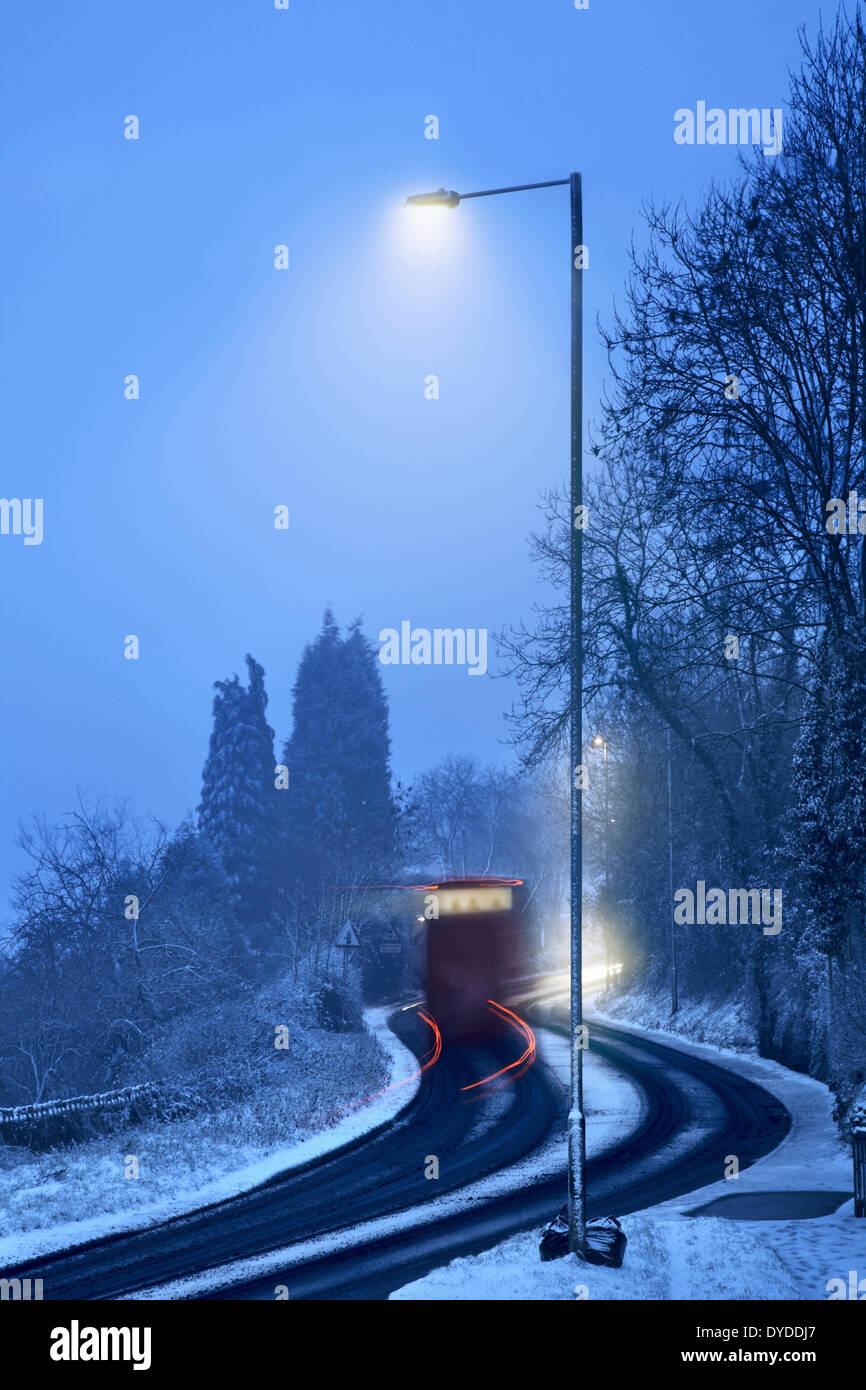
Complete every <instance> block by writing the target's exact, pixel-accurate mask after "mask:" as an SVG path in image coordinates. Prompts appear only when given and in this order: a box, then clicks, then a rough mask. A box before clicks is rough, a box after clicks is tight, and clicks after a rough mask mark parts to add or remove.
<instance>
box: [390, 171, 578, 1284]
mask: <svg viewBox="0 0 866 1390" xmlns="http://www.w3.org/2000/svg"><path fill="white" fill-rule="evenodd" d="M566 184H567V185H568V188H569V192H570V195H571V250H570V260H571V485H570V491H571V512H570V517H571V522H570V535H571V543H570V548H569V560H570V566H569V569H570V614H571V617H570V626H569V665H570V681H569V703H570V711H569V712H570V721H569V723H570V728H569V732H570V754H571V769H572V776H571V826H570V882H571V1104H570V1109H569V1113H568V1248H569V1250H571V1251H572V1252H573V1253H574V1254H576V1255H578V1256H580V1258H581V1259H582V1258H584V1257H585V1255H586V1122H585V1118H584V1113H583V1047H582V1035H583V959H582V958H583V835H582V803H581V789H580V784H581V783H582V781H583V778H582V777H581V776H580V775H579V769H580V765H581V760H582V742H583V704H582V700H583V516H582V511H581V508H582V506H583V265H584V259H583V204H582V197H581V178H580V174H571V175H570V176H569V177H568V178H567V179H549V180H548V181H547V182H546V183H521V184H517V185H515V186H514V187H511V188H487V189H483V190H482V191H481V192H478V193H456V192H455V191H454V190H453V189H451V190H448V189H444V188H440V189H439V190H438V192H436V193H419V194H416V195H415V196H414V197H411V198H407V199H406V206H407V207H445V208H455V207H457V205H458V204H459V203H461V202H463V201H464V200H465V199H467V198H491V197H495V196H496V195H497V194H500V193H523V192H526V191H528V190H530V189H536V188H559V187H564V186H565V185H566Z"/></svg>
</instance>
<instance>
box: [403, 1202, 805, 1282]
mask: <svg viewBox="0 0 866 1390" xmlns="http://www.w3.org/2000/svg"><path fill="white" fill-rule="evenodd" d="M623 1226H624V1227H625V1230H626V1233H627V1235H628V1248H627V1249H626V1255H625V1262H624V1263H623V1267H622V1269H600V1268H599V1267H598V1266H597V1265H586V1264H582V1263H581V1262H580V1261H579V1260H577V1259H576V1258H575V1257H574V1256H573V1255H567V1256H566V1257H565V1258H564V1259H561V1260H551V1261H550V1262H549V1263H547V1264H542V1263H541V1260H540V1259H539V1257H538V1233H537V1232H534V1231H530V1232H523V1233H522V1234H521V1235H517V1236H512V1237H511V1238H510V1239H509V1240H506V1241H503V1243H502V1244H501V1245H497V1246H494V1247H493V1249H492V1250H485V1251H484V1252H483V1253H482V1254H481V1255H473V1256H470V1257H468V1258H466V1259H461V1260H452V1261H451V1263H450V1264H448V1265H444V1266H443V1267H442V1268H441V1269H434V1270H433V1271H432V1272H431V1273H430V1274H428V1275H426V1277H425V1278H423V1279H418V1280H416V1281H415V1283H413V1284H407V1285H406V1286H405V1287H404V1288H402V1289H398V1290H397V1291H396V1293H392V1294H391V1298H392V1299H394V1300H397V1301H415V1300H425V1301H426V1300H433V1301H436V1300H442V1301H446V1300H447V1301H448V1302H453V1301H457V1302H461V1301H470V1302H471V1301H472V1300H474V1299H479V1300H482V1299H483V1300H523V1299H526V1300H528V1301H536V1300H540V1299H551V1300H554V1301H555V1300H558V1299H564V1298H566V1299H599V1298H605V1299H643V1300H646V1299H671V1298H700V1299H705V1298H706V1299H733V1298H797V1297H798V1296H799V1295H798V1294H797V1291H796V1289H795V1287H794V1285H793V1283H792V1281H791V1279H790V1278H789V1276H788V1274H787V1271H786V1270H785V1268H784V1267H783V1265H782V1264H781V1262H780V1261H779V1259H778V1258H777V1256H776V1255H775V1254H774V1253H773V1251H772V1250H770V1249H768V1248H767V1246H766V1244H765V1243H764V1241H763V1240H761V1239H760V1236H759V1235H758V1228H757V1227H756V1226H754V1225H753V1227H752V1230H751V1232H743V1231H742V1230H741V1228H740V1226H739V1225H738V1224H737V1223H735V1222H733V1221H717V1220H712V1219H707V1220H704V1221H700V1222H698V1221H692V1222H681V1223H677V1222H674V1221H659V1220H657V1219H655V1218H654V1217H653V1216H652V1215H650V1214H649V1213H640V1214H637V1213H636V1214H635V1215H633V1216H629V1217H626V1218H625V1219H624V1221H623Z"/></svg>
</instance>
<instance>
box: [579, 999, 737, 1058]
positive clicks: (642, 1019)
mask: <svg viewBox="0 0 866 1390" xmlns="http://www.w3.org/2000/svg"><path fill="white" fill-rule="evenodd" d="M593 1003H594V1005H595V1006H596V1007H597V1008H598V1009H603V1010H604V1016H605V1017H606V1018H607V1019H609V1020H610V1021H611V1022H617V1023H633V1024H636V1025H637V1026H639V1027H642V1028H655V1029H658V1030H666V1031H667V1032H669V1033H671V1034H675V1035H676V1036H677V1037H684V1038H689V1039H690V1040H691V1041H692V1042H703V1043H711V1044H712V1045H713V1046H714V1047H724V1048H728V1049H729V1050H730V1051H733V1052H756V1051H757V1040H756V1037H755V1030H754V1027H753V1026H752V1024H751V1022H750V1021H749V1020H748V1019H747V1018H746V1017H745V1015H744V1012H743V1007H742V1003H741V1001H740V1000H739V999H735V998H731V999H727V1000H724V1001H722V1002H719V1001H718V1000H711V1001H706V1000H699V1001H696V1002H693V1001H691V1000H687V999H685V1000H683V1001H682V1002H681V1003H680V1006H679V1009H678V1010H677V1012H676V1013H675V1014H674V1015H673V1017H672V1016H671V996H670V990H668V989H659V990H652V991H648V992H646V991H644V990H641V989H630V990H625V991H624V992H623V993H622V994H618V993H611V994H602V995H596V996H595V999H594V1001H593Z"/></svg>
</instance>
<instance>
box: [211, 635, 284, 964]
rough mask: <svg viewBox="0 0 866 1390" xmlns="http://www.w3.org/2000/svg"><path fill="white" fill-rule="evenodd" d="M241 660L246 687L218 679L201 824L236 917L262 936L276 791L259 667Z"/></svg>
mask: <svg viewBox="0 0 866 1390" xmlns="http://www.w3.org/2000/svg"><path fill="white" fill-rule="evenodd" d="M246 663H247V668H248V671H249V684H248V685H247V686H244V685H242V684H241V682H240V681H239V680H238V677H237V676H236V675H235V676H232V678H231V680H226V681H216V682H215V689H216V691H217V694H216V695H215V697H214V703H213V717H214V724H213V732H212V733H211V737H210V747H209V750H208V757H207V762H206V763H205V767H204V773H203V776H202V797H201V804H200V805H199V808H198V823H199V830H200V832H201V834H202V835H203V836H204V838H205V839H206V840H207V841H208V842H209V844H210V845H211V847H212V849H213V851H214V853H215V854H216V856H217V858H218V859H219V861H220V862H221V864H222V866H223V869H224V870H225V873H226V875H227V878H228V881H229V884H230V887H231V892H232V899H233V902H234V906H235V910H236V912H237V914H238V918H239V920H240V921H242V922H244V923H245V924H247V925H248V926H250V927H253V926H255V928H256V930H255V931H254V932H252V933H251V935H252V936H253V937H260V935H261V932H262V931H263V929H264V925H265V923H266V921H267V918H268V916H269V914H270V912H271V911H272V910H273V907H274V896H273V895H274V886H275V878H276V870H277V853H278V846H277V797H278V795H279V793H278V792H277V791H276V790H275V786H274V777H275V765H274V731H273V729H272V728H271V727H270V725H269V724H268V722H267V719H266V717H265V710H266V708H267V702H268V697H267V694H266V691H265V683H264V671H263V669H262V667H261V666H260V665H259V663H258V662H257V661H255V660H254V659H253V658H252V657H251V656H247V658H246Z"/></svg>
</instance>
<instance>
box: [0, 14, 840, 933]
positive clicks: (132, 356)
mask: <svg viewBox="0 0 866 1390" xmlns="http://www.w3.org/2000/svg"><path fill="white" fill-rule="evenodd" d="M820 9H821V7H820V5H819V4H818V2H817V0H794V3H792V0H757V3H756V0H728V3H727V4H726V5H724V6H720V5H712V6H710V5H707V6H698V5H696V4H695V3H694V0H666V3H665V4H656V3H649V0H590V8H589V9H588V10H586V11H576V10H575V9H574V6H573V3H572V0H366V3H364V4H357V3H356V2H355V0H291V7H290V9H289V10H288V11H282V10H276V9H275V8H274V5H273V0H233V2H232V3H226V2H225V0H224V2H223V3H217V2H216V0H208V2H207V3H205V0H150V3H148V4H147V5H146V6H124V5H118V4H116V3H108V0H102V2H101V3H88V0H82V3H77V4H75V5H60V4H44V5H42V4H40V5H35V4H33V3H24V2H23V0H11V3H8V4H7V5H6V6H5V7H4V16H3V21H2V34H0V49H2V52H3V54H4V57H3V58H2V64H3V79H2V98H0V100H2V108H0V119H2V125H3V130H4V140H3V146H2V177H3V182H4V186H5V190H6V193H5V198H4V209H3V213H2V291H0V292H2V297H3V302H4V314H3V322H2V371H0V391H2V406H0V420H2V428H3V435H4V439H3V462H4V467H3V481H2V488H0V491H2V494H3V496H4V497H7V498H22V499H23V498H43V499H44V538H43V541H42V543H41V544H40V545H31V546H25V545H24V543H23V538H22V537H21V536H13V535H4V536H2V537H0V566H2V579H0V614H2V632H0V641H2V656H3V673H4V679H3V701H4V707H5V714H4V719H3V721H2V738H3V745H2V765H3V772H4V779H3V781H4V794H3V808H2V817H0V847H2V862H3V866H4V874H3V885H2V890H0V902H2V903H4V904H5V900H6V898H7V895H8V878H9V876H10V875H12V874H14V873H15V872H17V871H19V870H20V868H21V865H22V860H21V856H20V854H19V852H18V851H17V850H15V849H14V847H13V841H14V835H15V827H16V820H17V819H18V818H19V817H26V816H29V815H30V814H32V813H34V812H38V813H44V814H45V815H47V816H48V817H49V818H54V817H56V816H58V815H59V814H60V813H62V812H63V811H64V810H66V809H68V808H69V807H71V806H72V805H73V804H74V802H75V797H76V789H77V788H80V789H81V790H82V791H85V792H88V793H90V794H92V795H118V796H128V797H129V798H130V805H131V807H132V808H133V809H134V810H135V811H136V812H139V813H143V812H144V811H146V810H147V809H151V810H153V811H154V812H155V813H157V814H158V815H160V816H161V817H162V818H164V819H165V820H166V821H168V822H169V823H171V824H174V823H176V822H177V821H178V820H179V819H180V818H181V817H182V816H183V815H184V814H185V813H186V812H187V811H189V810H192V809H194V807H195V806H196V804H197V802H198V798H199V790H200V778H201V769H202V764H203V762H204V758H205V755H206V751H207V743H208V736H209V733H210V708H211V701H212V695H213V692H212V684H213V681H214V680H216V679H222V678H225V677H226V676H228V675H230V674H231V673H232V672H234V671H237V672H239V673H242V672H243V671H244V655H245V653H246V652H251V653H252V654H253V655H254V656H255V657H256V658H257V660H259V661H260V662H261V663H262V664H263V666H264V668H265V672H266V681H267V688H268V692H269V695H270V707H269V717H270V722H271V724H272V725H273V726H274V728H275V730H276V734H277V746H278V748H279V747H281V745H282V741H283V740H284V739H285V737H286V736H287V735H288V733H289V732H290V728H291V687H292V683H293V681H294V678H295V673H296V668H297V663H298V659H299V656H300V654H301V651H302V649H303V646H304V644H305V643H306V642H308V641H309V640H311V639H312V638H313V637H314V636H315V634H316V632H317V631H318V629H319V627H320V625H321V619H322V613H323V610H324V608H325V607H326V605H328V604H330V605H332V607H333V610H334V613H335V616H336V618H337V621H338V622H339V623H340V624H341V625H345V624H347V623H349V622H350V621H351V620H352V619H354V618H356V617H358V616H360V617H361V618H362V619H363V626H364V630H365V631H366V632H367V634H368V635H369V636H370V637H372V638H373V639H376V638H377V636H378V633H379V631H380V629H383V628H387V627H395V628H399V626H400V623H401V622H402V621H404V620H409V621H411V622H412V624H413V625H417V626H424V627H428V628H433V627H436V626H440V627H460V628H486V629H487V630H488V631H489V632H490V634H491V662H490V664H491V668H492V669H495V666H496V662H495V659H494V658H493V655H492V645H493V639H492V634H493V633H494V631H495V630H496V629H498V628H500V627H502V626H503V625H507V624H510V623H518V622H519V621H520V620H521V619H527V620H529V619H530V618H531V609H532V605H533V603H536V602H538V601H539V600H541V599H542V598H543V596H544V592H543V590H542V589H541V588H540V586H539V584H538V581H537V579H536V576H535V573H534V570H533V567H532V566H531V564H530V561H529V558H528V553H527V536H528V533H529V532H531V531H532V530H533V529H536V528H538V527H540V525H541V515H540V513H539V512H538V510H537V504H538V500H539V495H540V493H541V492H542V490H543V489H545V488H547V487H550V486H553V485H556V484H558V483H560V482H561V481H562V480H563V479H564V478H565V477H566V475H567V471H568V462H569V458H568V449H569V443H568V441H569V415H568V386H569V379H568V347H569V340H568V322H569V321H568V310H569V222H568V190H567V189H565V188H554V189H546V190H541V191H537V192H531V193H522V194H517V195H514V196H512V197H503V198H493V199H487V200H477V201H473V202H468V203H465V204H463V205H461V206H460V207H459V208H457V209H455V210H454V211H446V212H441V211H437V212H435V213H433V214H432V215H429V214H428V215H423V214H422V215H421V216H413V215H412V214H411V213H407V212H405V211H404V210H403V208H402V202H403V199H404V198H405V197H406V195H407V194H411V193H416V192H422V191H426V190H428V189H435V188H438V187H440V186H444V187H446V188H449V189H450V188H454V189H457V190H459V191H462V192H467V191H470V190H473V189H485V188H494V187H497V186H500V185H506V184H520V183H528V182H536V181H540V180H546V179H557V178H565V177H566V176H567V175H568V174H569V172H570V171H571V170H573V169H576V170H580V171H581V172H582V174H583V180H584V228H585V235H584V239H585V242H586V244H587V246H588V247H589V257H590V260H589V268H588V271H587V272H586V275H585V280H584V288H585V296H586V300H585V310H586V319H585V371H586V377H585V406H586V415H587V418H588V420H590V421H591V419H592V417H593V415H594V413H595V411H596V406H597V402H598V400H599V397H600V394H601V390H602V386H603V380H604V376H605V372H606V360H605V356H604V353H603V350H602V348H601V346H600V344H599V340H598V334H597V331H596V327H595V319H596V315H598V314H600V315H601V317H602V318H603V319H605V320H608V321H609V320H610V316H611V310H612V304H613V298H614V296H615V295H619V294H621V291H622V286H623V282H624V279H625V277H626V274H627V269H628V254H627V253H628V245H629V241H630V239H631V237H632V234H634V235H635V237H636V239H637V241H638V242H639V243H640V241H641V239H642V230H641V224H640V207H641V203H642V201H643V200H644V199H647V198H649V197H650V196H655V197H662V196H668V197H670V198H671V199H679V198H684V199H686V200H687V201H689V202H690V203H692V204H694V203H695V202H696V201H697V200H698V198H699V196H700V194H701V192H702V190H704V189H705V188H706V187H707V185H708V183H709V181H710V180H711V179H713V178H717V179H721V180H724V179H727V178H729V177H731V176H732V175H734V174H735V173H736V170H737V156H738V151H737V150H736V149H735V148H731V147H730V146H708V145H704V146H698V145H695V146H691V147H688V146H681V145H678V144H677V143H675V141H674V138H673V132H674V112H675V111H676V110H677V109H678V108H680V107H695V106H696V105H697V103H698V102H699V101H705V102H706V103H707V105H708V106H719V107H722V108H729V107H759V108H776V107H780V106H782V107H784V105H785V99H786V94H787V85H788V76H787V74H788V69H789V68H791V67H796V66H797V65H798V60H799V45H798V39H797V26H798V24H801V23H806V25H807V29H808V33H809V34H810V35H814V33H815V30H816V27H817V20H818V16H819V13H820ZM825 11H826V14H827V18H828V19H829V18H830V17H831V12H830V11H829V10H826V7H825ZM10 55H14V56H10ZM611 55H616V57H615V58H612V56H611ZM129 115H135V116H137V117H138V119H139V122H140V138H139V139H138V140H128V139H126V138H124V120H125V118H126V117H127V116H129ZM431 115H435V116H436V117H437V118H438V121H439V138H438V139H436V140H430V139H426V138H425V118H426V117H428V116H431ZM283 244H284V245H286V246H287V247H288V248H289V256H290V265H289V269H287V270H278V269H275V266H274V257H275V247H277V246H279V245H283ZM734 250H735V248H734ZM129 374H135V375H137V376H138V377H139V379H140V399H138V400H126V399H125V398H124V379H125V378H126V377H127V376H128V375H129ZM431 374H435V375H436V376H438V378H439V392H440V395H439V399H438V400H427V399H425V378H427V377H428V376H429V375H431ZM280 504H284V505H286V506H288V508H289V511H290V518H291V521H290V528H289V530H288V531H282V530H276V529H275V528H274V508H275V507H276V506H278V505H280ZM130 634H135V635H136V636H138V638H139V641H140V659H139V660H137V661H129V660H126V659H125V658H124V652H123V644H124V638H125V637H126V636H127V635H130ZM382 670H383V678H384V682H385V687H386V690H387V693H388V696H389V700H390V707H391V721H392V737H393V766H394V771H395V774H396V775H397V776H399V777H400V778H401V779H402V780H404V781H406V780H409V781H411V778H412V775H413V774H414V773H415V772H416V771H418V770H420V769H421V768H424V767H427V766H429V765H431V764H432V763H434V762H436V761H437V760H438V759H440V758H441V757H443V756H444V755H445V754H447V753H449V752H461V753H473V754H475V755H476V756H477V757H478V758H479V759H481V760H482V761H485V762H486V761H505V760H508V759H510V758H511V757H512V756H513V755H512V753H511V752H510V750H509V749H508V748H507V747H505V746H504V744H503V739H504V738H505V735H506V729H505V725H504V720H503V713H504V711H505V710H506V709H507V708H508V707H509V706H510V704H511V701H512V699H513V698H514V689H513V687H512V686H510V685H509V683H508V682H506V681H496V680H492V679H490V678H489V677H484V678H482V679H470V678H468V674H467V670H466V668H465V667H462V668H461V667H450V668H449V667H436V666H430V667H414V666H411V667H407V666H395V667H383V668H382ZM3 911H4V913H5V907H4V908H3Z"/></svg>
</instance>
